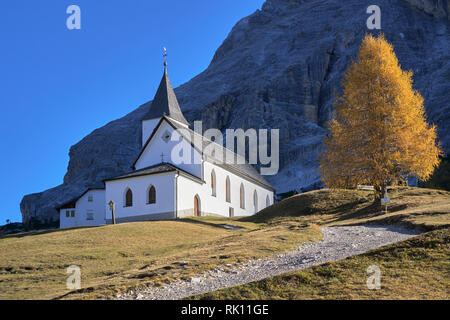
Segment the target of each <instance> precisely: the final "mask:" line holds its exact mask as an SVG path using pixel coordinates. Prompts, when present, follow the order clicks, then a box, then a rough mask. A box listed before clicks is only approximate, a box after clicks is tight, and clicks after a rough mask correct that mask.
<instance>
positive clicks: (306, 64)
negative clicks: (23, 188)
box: [20, 0, 450, 222]
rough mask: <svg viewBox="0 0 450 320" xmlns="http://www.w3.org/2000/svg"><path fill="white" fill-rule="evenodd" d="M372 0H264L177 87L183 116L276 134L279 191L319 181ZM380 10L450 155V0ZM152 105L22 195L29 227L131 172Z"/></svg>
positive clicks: (382, 1)
mask: <svg viewBox="0 0 450 320" xmlns="http://www.w3.org/2000/svg"><path fill="white" fill-rule="evenodd" d="M372 2H373V1H361V0H346V1H342V0H267V1H266V2H265V3H264V5H263V7H262V9H261V10H257V11H256V12H255V13H253V14H252V15H250V16H248V17H245V18H243V19H241V20H240V21H239V22H238V23H237V24H236V25H235V26H234V27H233V29H232V30H231V32H230V34H229V35H228V37H227V38H226V39H225V40H224V42H223V43H222V45H221V46H220V47H219V48H218V49H217V51H216V53H215V55H214V57H213V59H212V61H211V63H210V65H209V67H208V68H207V69H206V70H205V71H204V72H202V73H200V74H199V75H198V76H196V77H194V78H193V79H192V80H190V81H189V82H187V83H185V84H183V85H181V86H180V87H178V88H177V89H176V90H175V92H176V94H177V97H178V100H179V103H180V106H181V108H182V110H183V112H184V114H185V116H186V118H187V119H188V120H189V121H191V122H192V121H193V120H200V119H201V120H203V121H204V127H215V128H219V129H221V130H223V129H226V128H244V129H245V128H279V129H280V130H281V131H280V135H281V136H280V165H281V170H280V172H279V174H278V175H276V176H271V177H270V176H269V177H266V178H267V179H268V180H269V181H270V182H271V183H272V184H273V185H274V186H275V187H276V188H277V191H280V192H282V191H287V190H290V189H293V188H300V187H305V186H311V185H314V184H317V183H318V182H319V181H320V177H319V175H318V172H317V165H318V161H317V155H318V153H319V152H320V149H321V141H322V138H323V136H324V135H325V134H326V132H327V131H326V123H327V121H328V120H329V119H330V118H332V116H333V107H332V105H333V99H334V96H335V94H336V93H337V92H339V90H340V85H339V84H340V81H341V79H342V75H343V73H344V71H345V70H346V68H347V66H348V64H349V62H350V61H351V59H352V58H354V57H355V56H356V53H357V50H358V46H359V44H360V42H361V39H362V38H363V36H364V34H365V33H366V32H371V31H369V30H367V28H366V20H367V18H368V17H369V15H368V14H367V13H366V8H367V7H368V6H369V5H371V4H373V3H372ZM377 5H379V6H380V8H381V24H382V30H381V31H382V32H383V33H384V34H385V36H386V38H387V40H388V41H390V42H391V43H393V45H394V48H395V52H396V54H397V56H398V58H399V60H400V63H401V65H402V67H403V68H404V69H411V70H413V71H414V74H415V75H414V79H415V87H416V88H417V89H418V90H419V91H420V92H421V94H422V95H423V96H424V98H425V104H426V109H427V114H428V119H429V121H430V122H433V123H435V124H436V125H437V126H438V130H439V137H440V140H441V142H442V144H443V146H444V148H445V150H446V152H447V153H448V151H449V150H450V102H449V101H450V99H449V97H450V59H449V56H450V53H449V52H450V50H449V48H450V32H449V28H450V22H449V21H450V16H449V12H450V7H449V5H450V1H446V0H378V1H377ZM377 32H378V31H376V32H374V33H377ZM156 76H158V77H159V75H155V77H156ZM148 107H149V102H147V103H145V104H144V105H142V106H140V107H138V108H137V109H136V110H134V111H132V112H131V113H129V114H128V115H126V116H124V117H123V118H121V119H118V120H115V121H112V122H110V123H108V124H107V125H105V126H103V127H101V128H99V129H97V130H95V131H94V132H92V133H91V134H89V135H88V136H86V137H85V138H84V139H83V140H81V141H80V142H78V143H77V144H75V145H74V146H72V147H71V149H70V152H69V155H70V162H69V166H68V170H67V173H66V175H65V177H64V182H63V184H62V185H60V186H57V187H55V188H53V189H49V190H46V191H43V192H41V193H37V194H32V195H27V196H25V197H24V198H23V200H22V203H21V206H20V208H21V211H22V217H23V221H24V222H27V221H29V220H30V219H31V218H33V217H34V218H36V219H39V220H41V221H49V220H57V219H58V213H57V211H56V210H55V207H56V206H58V205H60V204H62V203H64V202H65V201H67V200H69V199H71V198H73V197H75V196H77V195H78V194H80V193H81V192H82V191H83V190H84V188H86V187H87V186H90V185H92V184H95V183H98V182H99V181H101V180H102V179H104V178H105V177H109V176H112V175H115V174H121V173H123V172H125V171H128V170H129V168H130V165H131V164H132V163H133V160H134V159H135V157H136V156H137V154H138V153H139V149H140V146H141V142H140V139H141V138H140V132H141V124H140V120H141V118H142V117H143V115H144V113H145V111H146V109H147V108H148Z"/></svg>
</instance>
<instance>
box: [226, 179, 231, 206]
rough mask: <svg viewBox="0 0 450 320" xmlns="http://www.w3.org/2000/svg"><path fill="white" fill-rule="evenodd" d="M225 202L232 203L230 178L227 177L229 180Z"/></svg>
mask: <svg viewBox="0 0 450 320" xmlns="http://www.w3.org/2000/svg"><path fill="white" fill-rule="evenodd" d="M225 200H226V201H227V202H231V186H230V178H229V177H227V180H226V181H225Z"/></svg>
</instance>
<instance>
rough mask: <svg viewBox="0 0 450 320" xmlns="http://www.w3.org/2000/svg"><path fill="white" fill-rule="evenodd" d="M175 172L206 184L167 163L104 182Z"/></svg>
mask: <svg viewBox="0 0 450 320" xmlns="http://www.w3.org/2000/svg"><path fill="white" fill-rule="evenodd" d="M175 171H176V172H178V173H180V174H181V175H184V176H186V177H188V178H191V179H193V180H195V181H197V182H200V183H203V182H204V181H202V180H201V179H200V178H198V177H196V176H194V175H192V174H190V173H189V172H187V171H185V170H183V169H180V168H178V167H176V166H174V165H173V164H171V163H167V162H163V163H159V164H156V165H153V166H149V167H146V168H142V169H139V170H135V171H132V172H129V173H125V174H123V175H120V176H117V177H113V178H109V179H105V180H104V181H112V180H120V179H126V178H133V177H141V176H148V175H152V174H157V173H166V172H175Z"/></svg>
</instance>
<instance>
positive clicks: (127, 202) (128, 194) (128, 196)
mask: <svg viewBox="0 0 450 320" xmlns="http://www.w3.org/2000/svg"><path fill="white" fill-rule="evenodd" d="M132 206H133V192H132V191H131V189H128V190H127V192H126V194H125V207H132Z"/></svg>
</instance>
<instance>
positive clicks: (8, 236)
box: [0, 226, 103, 240]
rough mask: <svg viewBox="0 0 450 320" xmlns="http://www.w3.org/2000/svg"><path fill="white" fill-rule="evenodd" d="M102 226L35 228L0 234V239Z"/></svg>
mask: <svg viewBox="0 0 450 320" xmlns="http://www.w3.org/2000/svg"><path fill="white" fill-rule="evenodd" d="M98 227H103V226H94V227H76V228H66V229H44V230H35V231H25V232H20V233H12V234H5V235H0V240H1V239H8V238H24V237H28V236H37V235H42V234H50V233H55V232H66V231H71V230H79V229H91V228H98Z"/></svg>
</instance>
